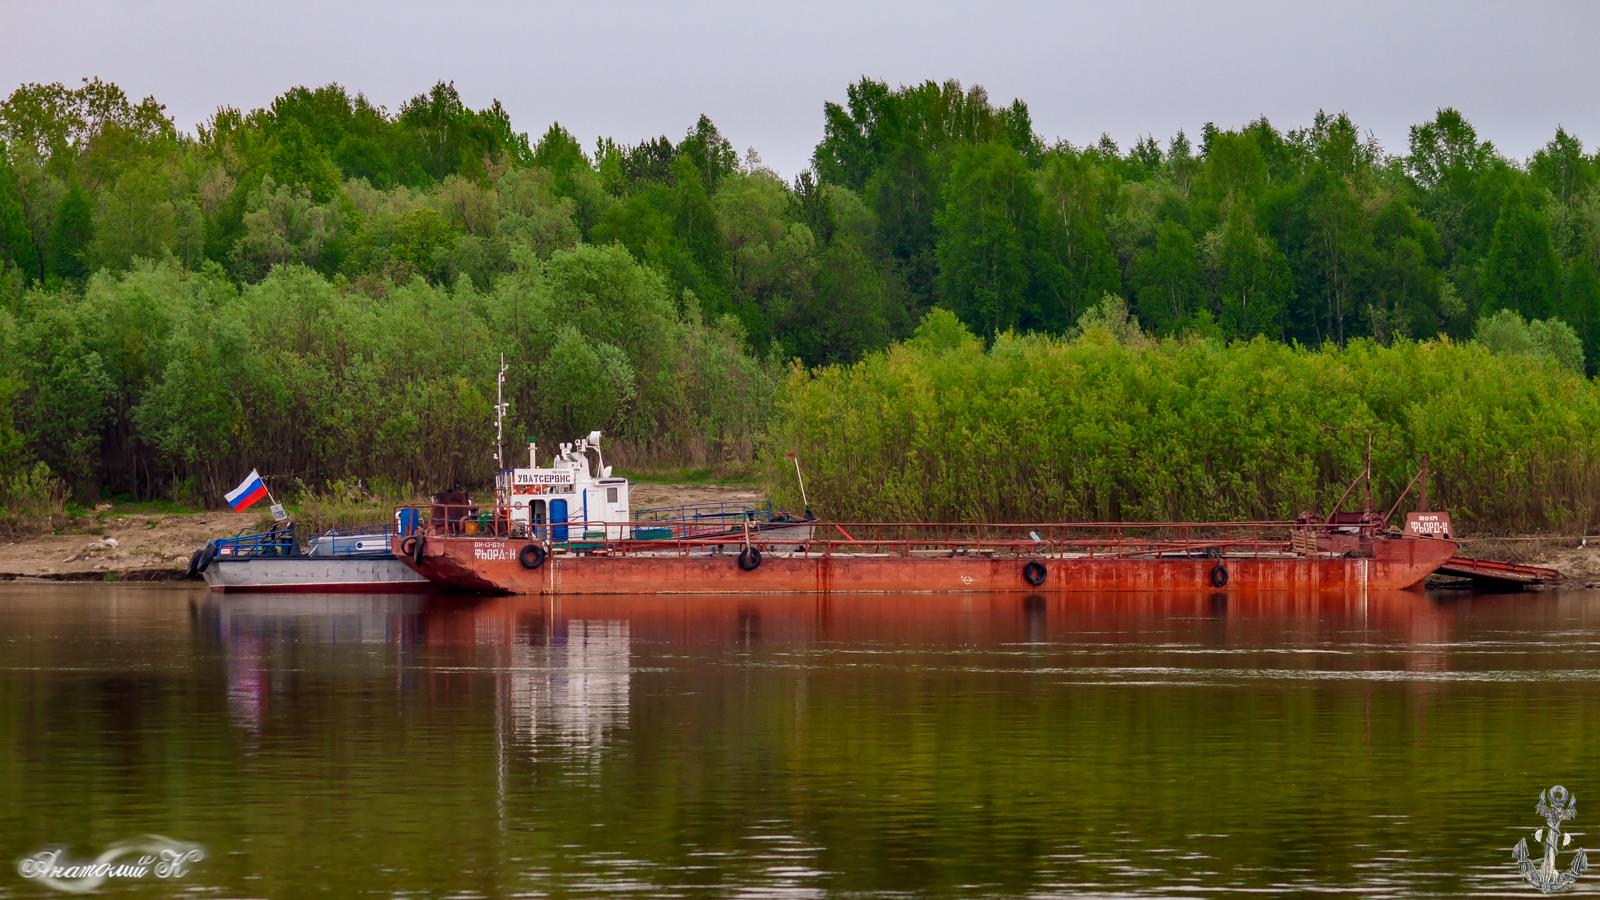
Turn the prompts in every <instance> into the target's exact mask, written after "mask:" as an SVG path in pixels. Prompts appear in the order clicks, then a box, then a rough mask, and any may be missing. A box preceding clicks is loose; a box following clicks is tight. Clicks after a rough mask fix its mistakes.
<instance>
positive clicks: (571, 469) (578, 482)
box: [494, 431, 630, 541]
mask: <svg viewBox="0 0 1600 900" xmlns="http://www.w3.org/2000/svg"><path fill="white" fill-rule="evenodd" d="M591 452H592V453H593V454H594V458H593V460H592V463H593V464H592V465H591V459H590V456H589V454H590V453H591ZM494 486H495V499H496V505H497V506H498V507H500V509H502V510H504V511H505V514H506V518H507V519H508V520H509V521H510V524H511V531H512V533H514V534H515V533H521V534H528V535H532V536H534V537H536V538H538V539H540V540H551V541H566V540H582V539H583V538H585V537H598V536H599V532H601V531H602V530H604V532H605V536H606V538H607V539H610V540H622V539H625V538H627V537H629V536H630V535H629V534H628V526H627V525H626V524H624V523H626V522H627V521H628V520H629V518H630V511H629V510H630V507H629V504H628V479H626V478H613V477H611V467H610V466H608V465H606V464H605V457H604V456H603V455H602V454H601V452H600V432H598V431H594V432H590V434H589V436H588V437H586V438H579V439H578V440H576V441H573V442H571V443H566V444H561V445H560V449H559V451H558V452H557V453H556V455H555V459H553V460H552V461H551V463H550V466H549V467H547V468H541V467H540V466H539V445H538V443H537V442H534V441H529V442H528V467H527V468H525V469H503V470H501V471H500V473H499V474H497V475H496V476H495V480H494ZM590 523H593V524H590Z"/></svg>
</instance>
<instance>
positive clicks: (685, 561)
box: [408, 538, 1456, 595]
mask: <svg viewBox="0 0 1600 900" xmlns="http://www.w3.org/2000/svg"><path fill="white" fill-rule="evenodd" d="M524 544H525V542H523V541H512V540H498V539H483V540H479V539H472V538H447V539H440V538H430V539H429V540H428V541H427V542H426V544H425V547H424V553H423V557H422V559H421V561H420V562H413V561H411V560H408V564H411V565H413V567H414V568H416V570H417V571H418V572H419V573H421V574H422V575H424V576H426V577H428V578H429V579H430V580H433V581H435V582H438V583H441V584H446V585H450V586H454V587H458V588H463V589H467V590H480V591H494V592H504V593H512V594H547V595H548V594H561V595H581V594H663V593H665V594H678V593H682V594H760V593H773V594H789V593H808V594H817V593H900V594H903V593H917V592H923V593H926V592H940V593H944V592H984V593H995V592H1002V593H1003V592H1016V593H1027V594H1056V593H1076V592H1093V591H1100V592H1104V591H1113V592H1165V591H1196V590H1203V591H1211V592H1214V591H1222V592H1226V593H1243V592H1261V591H1289V592H1302V591H1352V590H1371V591H1395V590H1410V589H1416V588H1420V587H1421V585H1422V583H1423V581H1424V580H1425V579H1426V578H1427V577H1428V575H1430V574H1431V573H1432V572H1433V571H1434V570H1436V569H1438V568H1439V566H1440V565H1441V564H1443V563H1444V562H1445V561H1446V560H1448V559H1449V558H1450V557H1452V556H1454V555H1455V552H1456V544H1455V543H1454V542H1453V541H1448V540H1436V539H1411V538H1396V539H1387V540H1379V541H1375V542H1373V545H1372V551H1371V555H1370V556H1361V557H1353V556H1309V557H1295V556H1256V557H1250V556H1239V557H1224V558H1221V559H1216V558H1196V557H1168V558H1145V559H1129V558H1106V557H1100V558H1095V557H1081V556H1079V557H1066V556H1057V557H1050V556H1038V557H1023V556H1019V557H985V556H977V555H973V556H953V557H936V558H927V557H922V558H918V557H904V556H889V555H882V556H873V555H866V554H848V553H839V554H830V555H812V556H790V557H776V556H769V557H768V558H766V559H764V560H763V561H762V562H761V564H760V565H759V566H758V567H757V568H756V569H754V570H752V571H745V570H743V569H741V568H740V567H739V564H738V561H737V558H736V557H734V556H732V555H700V556H690V555H670V554H669V555H661V556H642V555H633V556H620V555H619V556H608V555H603V554H595V555H569V554H560V553H557V554H552V555H551V556H550V557H549V558H547V559H546V560H544V563H543V565H541V566H540V567H539V568H537V569H528V568H525V567H524V566H523V565H522V564H521V563H520V562H518V560H517V552H518V551H519V550H520V549H521V548H522V547H523V546H524ZM1030 562H1037V563H1039V564H1040V565H1042V566H1044V569H1045V577H1044V580H1043V582H1042V583H1040V584H1038V585H1034V584H1031V583H1029V581H1028V580H1027V579H1026V578H1025V575H1024V567H1026V566H1027V565H1028V564H1029V563H1030ZM1219 567H1222V568H1224V569H1225V570H1226V578H1225V583H1224V584H1220V585H1219V584H1217V581H1218V580H1219V578H1218V576H1217V574H1216V571H1217V569H1218V568H1219Z"/></svg>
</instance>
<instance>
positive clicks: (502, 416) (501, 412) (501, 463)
mask: <svg viewBox="0 0 1600 900" xmlns="http://www.w3.org/2000/svg"><path fill="white" fill-rule="evenodd" d="M508 405H509V404H507V403H506V355H505V354H504V353H502V354H500V374H499V376H498V377H497V378H495V382H494V484H495V498H494V499H495V506H496V507H497V508H498V509H509V508H510V506H511V485H510V484H505V483H503V482H505V481H507V480H508V479H506V478H505V470H506V459H505V455H506V454H505V436H506V408H507V406H508Z"/></svg>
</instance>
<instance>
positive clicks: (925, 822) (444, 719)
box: [0, 583, 1600, 897]
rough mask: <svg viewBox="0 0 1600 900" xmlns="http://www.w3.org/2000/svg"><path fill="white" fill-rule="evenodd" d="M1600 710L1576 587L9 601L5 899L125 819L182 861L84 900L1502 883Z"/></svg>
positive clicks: (25, 594) (1578, 832)
mask: <svg viewBox="0 0 1600 900" xmlns="http://www.w3.org/2000/svg"><path fill="white" fill-rule="evenodd" d="M1591 712H1594V713H1600V592H1578V593H1541V594H1520V595H1499V596H1494V595H1472V594H1449V595H1445V594H1440V595H1429V596H1424V595H1420V594H1399V595H1393V596H1389V595H1384V596H1369V597H1366V598H1361V597H1350V598H1344V597H1339V598H1318V597H1262V598H1254V599H1251V598H1238V597H1235V598H1224V597H1222V596H1220V595H1216V596H1182V597H1162V596H1095V595H1085V596H1076V597H1067V598H1055V597H1052V598H1047V599H1046V598H1038V597H1033V598H1024V597H1020V596H905V597H844V596H840V597H833V598H815V597H746V598H705V597H633V598H579V599H571V600H555V601H552V600H545V599H538V598H505V599H487V600H470V599H461V598H455V597H448V596H437V597H380V596H319V595H298V596H287V595H286V596H269V595H256V596H237V595H229V596H226V597H223V596H219V595H208V594H207V593H206V592H204V591H203V590H197V589H194V588H190V587H187V586H183V587H175V586H155V585H149V586H142V585H125V586H116V585H103V586H102V585H94V586H87V585H24V584H15V583H13V584H8V585H0V857H3V859H0V862H3V863H4V868H3V869H0V897H21V896H35V895H39V894H40V893H42V892H43V891H44V888H41V887H39V886H37V885H35V884H34V883H31V882H29V881H25V880H23V879H22V878H21V877H20V875H19V871H18V867H17V865H16V861H18V860H21V859H23V858H25V857H31V856H32V855H34V854H37V853H39V852H42V851H45V850H46V849H48V848H62V849H63V853H64V857H65V858H67V859H72V860H82V861H88V860H92V859H93V858H94V857H95V856H96V855H97V854H99V853H100V852H101V851H102V850H104V849H106V848H107V847H110V846H112V845H114V844H115V843H116V842H118V841H123V840H128V839H132V838H138V837H140V836H142V835H147V834H156V835H164V836H167V837H169V838H172V839H174V840H177V841H183V842H192V843H194V844H198V845H200V846H202V847H203V848H204V853H205V856H204V858H203V859H201V860H199V861H197V862H194V863H193V864H192V866H191V867H189V868H188V869H187V870H186V872H185V874H184V875H183V876H182V877H181V878H169V879H165V880H163V879H159V878H156V877H154V876H148V877H145V878H143V879H123V880H115V879H113V880H112V881H111V882H109V883H108V885H107V889H108V890H109V891H110V892H111V893H114V894H134V895H149V896H164V895H168V894H171V893H174V892H176V891H178V890H183V891H192V892H200V893H206V894H215V895H225V896H270V897H286V896H301V895H305V894H312V893H321V894H325V895H332V896H350V895H358V894H372V895H378V894H381V895H390V894H394V893H402V892H404V893H409V894H412V895H429V896H443V895H450V896H462V897H466V896H506V895H513V894H528V895H540V894H607V893H627V892H637V893H642V894H650V895H659V894H701V895H705V894H715V895H722V894H728V893H736V892H742V893H751V894H782V895H793V896H809V895H814V894H835V893H879V892H899V893H910V894H919V895H920V894H941V895H961V896H971V895H978V894H989V895H1004V896H1015V895H1022V894H1030V893H1032V894H1040V895H1073V894H1086V895H1107V894H1109V895H1127V894H1142V895H1160V896H1194V895H1205V894H1217V893H1236V892H1244V891H1257V892H1262V893H1278V892H1284V891H1307V890H1319V891H1328V892H1335V893H1347V894H1353V895H1360V896H1367V897H1371V896H1384V895H1399V894H1406V895H1411V894H1419V893H1421V894H1435V895H1457V894H1461V893H1465V892H1479V891H1485V892H1495V891H1498V892H1511V893H1517V894H1521V893H1522V892H1523V889H1520V888H1519V881H1518V878H1519V876H1518V873H1517V869H1516V866H1515V864H1514V863H1513V862H1512V859H1511V848H1512V846H1513V845H1514V844H1515V843H1516V842H1517V840H1518V839H1519V838H1521V837H1527V838H1528V841H1529V843H1530V845H1533V846H1534V852H1535V854H1537V853H1538V852H1539V850H1538V845H1536V844H1535V842H1534V838H1533V831H1534V829H1535V828H1538V827H1540V826H1541V825H1542V824H1543V822H1542V820H1540V819H1539V818H1538V816H1536V815H1535V813H1534V806H1535V803H1536V802H1537V800H1538V796H1539V792H1540V791H1541V790H1542V789H1544V788H1546V787H1549V786H1550V785H1553V784H1557V783H1559V784H1563V785H1565V786H1566V787H1568V788H1570V789H1571V790H1572V791H1573V792H1574V793H1575V794H1576V795H1577V796H1578V797H1579V798H1580V799H1582V800H1584V801H1585V803H1583V804H1580V805H1579V807H1578V808H1579V812H1580V815H1579V816H1578V817H1577V818H1576V819H1575V820H1573V821H1572V822H1571V823H1569V826H1568V827H1569V828H1570V829H1571V830H1572V831H1573V832H1574V833H1575V840H1574V842H1573V844H1572V848H1571V849H1576V848H1577V847H1579V846H1590V847H1600V827H1597V828H1595V829H1594V830H1593V832H1592V836H1591V835H1585V834H1584V833H1583V832H1584V831H1585V830H1586V829H1585V826H1586V825H1588V824H1589V822H1590V821H1594V822H1596V823H1600V803H1596V801H1600V741H1597V740H1596V738H1597V737H1600V715H1590V713H1591ZM1566 862H1567V857H1566V856H1565V855H1564V856H1563V857H1562V858H1561V864H1562V865H1563V866H1565V865H1566ZM1590 882H1593V883H1594V884H1600V871H1597V872H1594V873H1591V874H1590V876H1588V877H1587V878H1586V879H1584V880H1582V881H1580V882H1579V891H1580V892H1581V891H1583V890H1585V889H1586V888H1588V889H1592V888H1593V886H1594V884H1590Z"/></svg>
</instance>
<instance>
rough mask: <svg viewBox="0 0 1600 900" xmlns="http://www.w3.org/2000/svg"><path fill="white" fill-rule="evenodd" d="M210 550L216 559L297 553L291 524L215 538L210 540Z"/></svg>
mask: <svg viewBox="0 0 1600 900" xmlns="http://www.w3.org/2000/svg"><path fill="white" fill-rule="evenodd" d="M211 550H212V553H213V555H215V557H216V558H218V559H259V558H261V557H284V556H295V555H297V554H298V553H299V547H298V546H297V545H296V544H295V539H294V526H293V525H288V526H285V527H283V528H274V529H272V530H270V531H253V532H241V533H239V534H237V535H234V536H233V537H227V538H217V539H216V540H213V541H212V542H211Z"/></svg>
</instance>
